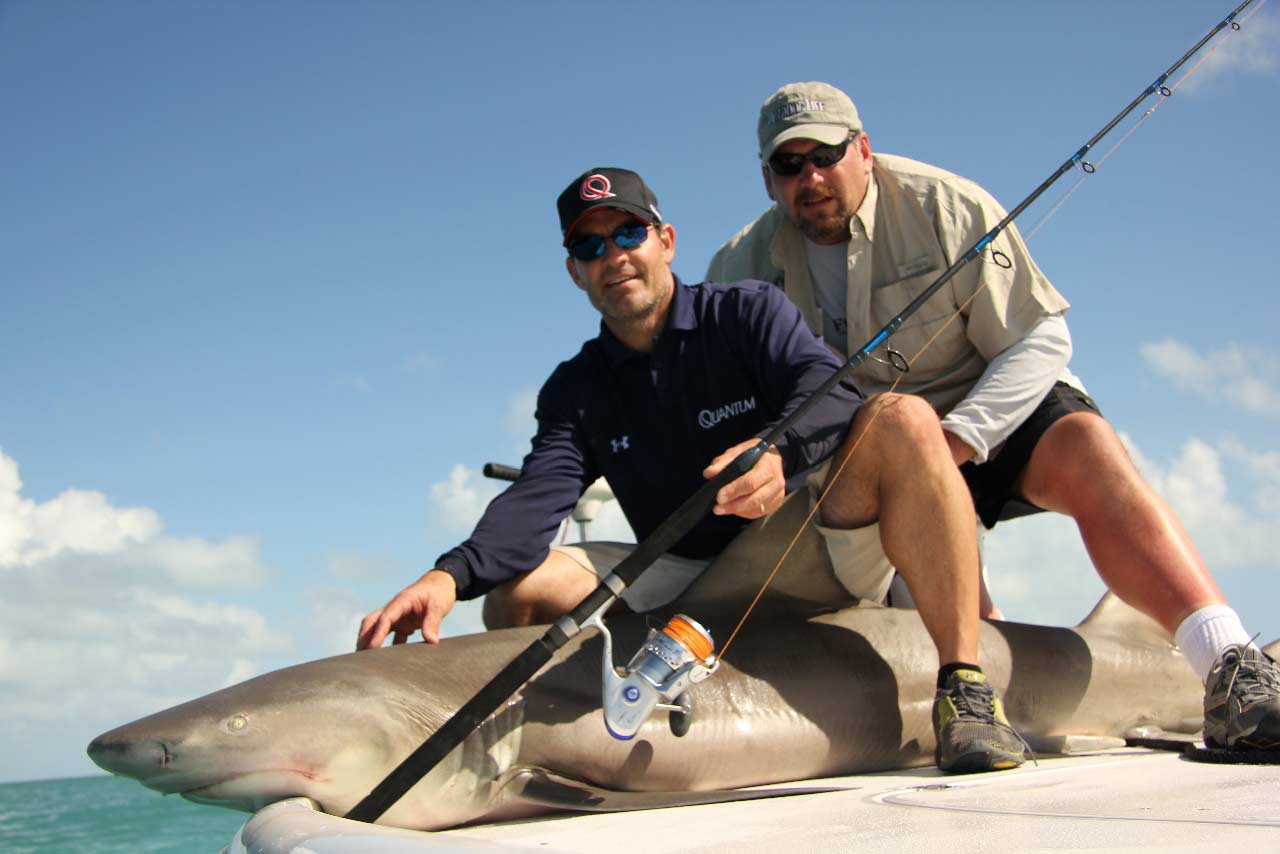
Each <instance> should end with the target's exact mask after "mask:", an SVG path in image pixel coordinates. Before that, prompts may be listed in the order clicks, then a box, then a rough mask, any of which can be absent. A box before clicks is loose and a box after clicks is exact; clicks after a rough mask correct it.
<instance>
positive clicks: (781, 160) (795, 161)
mask: <svg viewBox="0 0 1280 854" xmlns="http://www.w3.org/2000/svg"><path fill="white" fill-rule="evenodd" d="M857 138H858V135H857V134H854V135H853V136H851V137H849V138H848V139H846V140H845V141H844V142H842V143H840V144H839V145H819V146H818V147H817V148H815V149H813V150H812V151H810V152H808V153H806V154H797V153H795V152H794V151H775V152H774V153H773V154H772V155H771V156H770V157H769V170H770V171H771V172H773V174H775V175H781V176H782V177H784V178H790V177H791V176H793V175H799V174H800V172H801V170H803V169H804V162H805V161H806V160H808V161H809V162H810V163H812V164H813V165H814V166H815V167H816V168H818V169H826V168H828V167H830V166H835V165H836V164H837V163H839V162H840V161H841V160H843V159H844V153H845V151H846V150H847V149H848V148H849V143H851V142H853V141H854V140H855V139H857Z"/></svg>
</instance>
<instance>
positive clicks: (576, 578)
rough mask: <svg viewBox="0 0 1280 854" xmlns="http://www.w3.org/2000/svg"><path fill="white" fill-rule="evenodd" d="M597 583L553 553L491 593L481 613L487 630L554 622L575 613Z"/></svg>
mask: <svg viewBox="0 0 1280 854" xmlns="http://www.w3.org/2000/svg"><path fill="white" fill-rule="evenodd" d="M598 583H599V579H598V578H597V577H596V575H595V573H593V572H592V571H591V570H589V569H587V568H586V567H583V566H582V565H580V564H579V563H577V562H576V561H574V560H573V559H572V558H570V557H568V556H566V555H564V554H562V553H561V552H557V551H555V550H552V551H551V553H550V554H548V556H547V559H546V560H545V561H544V562H543V563H542V565H540V566H539V567H537V568H536V569H534V570H532V571H530V572H526V573H525V574H524V575H520V576H517V577H516V578H514V579H512V580H511V581H508V582H507V583H506V584H503V585H502V586H500V587H495V588H494V589H493V590H491V591H489V593H488V595H486V596H485V597H484V607H483V609H482V611H481V614H482V616H483V619H484V625H485V628H487V629H507V628H513V627H516V626H539V625H543V624H546V623H553V622H555V621H556V620H557V619H559V618H560V617H562V616H564V615H565V614H567V613H569V611H571V610H573V608H574V607H575V606H576V605H577V604H578V603H579V602H580V601H582V599H583V597H584V596H586V595H587V594H588V593H590V592H591V591H592V590H594V589H595V587H596V585H597V584H598Z"/></svg>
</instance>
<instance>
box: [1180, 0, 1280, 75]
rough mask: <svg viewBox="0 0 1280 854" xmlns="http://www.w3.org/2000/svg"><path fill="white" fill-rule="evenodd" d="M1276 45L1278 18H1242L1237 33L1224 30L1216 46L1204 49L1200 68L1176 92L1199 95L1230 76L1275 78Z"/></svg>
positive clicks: (1279, 56)
mask: <svg viewBox="0 0 1280 854" xmlns="http://www.w3.org/2000/svg"><path fill="white" fill-rule="evenodd" d="M1255 8H1258V7H1255ZM1228 36H1229V37H1228ZM1215 44H1216V45H1217V47H1216V49H1214V45H1215ZM1278 45H1280V16H1277V15H1275V14H1270V13H1267V12H1258V13H1257V14H1253V15H1248V16H1246V17H1244V19H1243V22H1242V23H1241V25H1240V30H1239V31H1236V32H1232V31H1230V30H1223V31H1222V33H1220V34H1219V35H1218V36H1217V39H1216V41H1215V42H1212V43H1210V45H1208V46H1206V48H1205V50H1207V51H1211V52H1209V53H1206V54H1205V55H1204V56H1205V59H1204V62H1203V64H1202V65H1200V67H1199V68H1197V69H1195V71H1194V73H1192V74H1190V76H1188V77H1187V79H1186V82H1185V83H1183V84H1182V85H1181V86H1180V87H1179V91H1185V92H1198V91H1200V90H1201V89H1204V88H1205V87H1206V86H1208V85H1209V84H1210V83H1211V82H1213V81H1216V80H1217V79H1219V78H1221V77H1225V76H1227V75H1229V74H1232V73H1239V74H1258V75H1268V74H1274V73H1275V72H1276V70H1277V69H1280V47H1277V46H1278ZM1188 70H1190V69H1188Z"/></svg>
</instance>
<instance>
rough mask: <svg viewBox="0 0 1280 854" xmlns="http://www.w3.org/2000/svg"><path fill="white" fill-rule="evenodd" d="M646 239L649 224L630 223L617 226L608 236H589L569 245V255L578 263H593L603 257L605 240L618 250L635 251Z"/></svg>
mask: <svg viewBox="0 0 1280 854" xmlns="http://www.w3.org/2000/svg"><path fill="white" fill-rule="evenodd" d="M648 239H649V224H648V223H644V222H631V223H627V224H626V225H620V226H618V227H617V228H615V229H614V230H613V234H610V235H603V234H591V235H588V236H587V237H584V238H582V239H581V240H575V241H573V242H572V243H570V244H569V254H570V255H572V256H573V257H574V258H577V259H578V260H579V261H594V260H595V259H597V258H599V257H600V256H601V255H604V244H605V241H606V240H611V241H613V245H614V246H616V247H618V248H619V249H635V248H636V247H637V246H639V245H640V244H641V243H644V242H645V241H646V240H648Z"/></svg>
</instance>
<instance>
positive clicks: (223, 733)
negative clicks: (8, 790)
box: [88, 594, 1203, 830]
mask: <svg viewBox="0 0 1280 854" xmlns="http://www.w3.org/2000/svg"><path fill="white" fill-rule="evenodd" d="M688 601H689V602H690V603H692V604H694V605H697V604H699V603H700V602H701V604H703V605H705V604H706V602H707V601H709V600H708V599H707V598H705V597H704V598H702V599H699V597H698V596H696V595H695V596H693V597H691V598H690V599H689V600H688ZM734 616H735V615H731V614H729V613H728V612H727V611H726V612H723V613H718V614H710V615H704V614H699V615H698V619H699V620H700V621H701V622H702V623H703V625H705V626H707V627H708V628H709V629H710V630H711V631H712V633H713V635H715V636H717V637H723V636H726V635H727V630H728V629H729V628H731V627H732V622H731V620H732V619H733V618H734ZM607 622H608V625H609V627H610V629H611V632H612V634H613V639H614V644H615V645H616V646H617V647H619V648H621V649H625V650H634V649H637V648H638V647H639V645H640V644H641V643H642V642H643V640H644V637H645V634H646V632H647V631H648V629H649V628H650V627H651V626H652V625H654V620H653V618H652V617H651V616H648V615H643V614H627V615H621V616H618V617H615V618H610V619H609V620H608V621H607ZM748 627H749V629H750V630H749V631H744V632H742V633H741V634H740V635H739V636H738V637H737V638H736V639H735V641H734V643H733V645H732V647H731V648H730V649H729V650H728V651H727V652H726V654H725V656H724V657H723V659H722V660H721V663H720V666H719V668H718V670H717V671H716V673H715V674H714V675H713V676H712V677H711V678H709V679H707V680H705V681H703V682H700V683H698V684H696V685H693V686H692V687H690V688H689V690H688V697H689V699H690V701H691V712H690V716H689V717H688V719H687V720H686V721H685V722H684V723H685V724H687V726H682V727H676V726H672V725H671V724H670V721H669V720H668V719H667V715H666V713H658V714H655V715H654V716H653V717H651V718H650V719H649V720H648V721H647V722H645V723H644V724H643V725H642V727H641V728H640V730H639V732H638V733H637V735H636V736H635V737H634V738H632V739H630V740H628V741H621V740H618V739H615V738H613V737H612V736H611V735H610V734H609V733H608V732H607V730H606V728H605V726H604V722H603V717H602V712H601V663H602V648H603V644H602V638H601V636H600V634H599V633H597V632H596V631H593V630H587V631H583V632H582V633H580V634H579V635H577V636H576V637H574V638H573V639H572V640H570V641H569V643H567V644H566V645H565V646H564V647H563V648H562V649H560V650H559V651H558V652H557V653H556V655H555V656H554V657H553V658H552V660H551V661H550V662H549V663H548V664H547V665H546V666H545V667H543V668H542V669H541V670H540V671H539V672H538V673H537V674H536V675H535V676H534V677H533V678H532V679H530V680H529V681H528V682H527V683H526V684H525V685H524V687H523V688H522V689H521V690H520V691H518V692H517V693H516V694H515V695H514V696H513V697H512V698H511V699H510V700H509V701H508V702H507V703H506V705H504V706H503V707H502V708H500V709H499V710H497V711H496V712H495V713H494V714H493V715H491V716H490V717H489V718H488V719H487V720H486V721H485V722H484V723H483V724H482V725H481V726H480V727H479V728H478V729H477V730H476V731H475V732H473V733H472V734H471V735H470V736H469V737H468V738H467V739H466V740H465V741H464V742H463V743H462V744H460V745H459V746H458V747H457V748H455V749H454V750H453V751H452V752H451V753H450V754H449V755H448V756H447V757H445V759H444V760H443V761H442V762H441V763H440V764H438V765H437V766H436V767H435V768H434V769H432V770H431V771H430V772H429V773H428V774H427V775H426V776H425V777H424V778H422V779H421V780H419V781H418V782H417V784H416V785H414V786H413V788H412V789H411V790H410V791H409V792H408V793H407V794H406V795H405V796H404V797H402V798H401V799H400V800H399V801H398V802H397V803H396V804H395V805H394V806H393V807H391V808H390V809H389V810H388V811H387V812H386V813H385V814H384V815H383V816H382V817H381V818H380V819H379V823H381V824H388V825H393V826H398V827H404V828H410V829H416V830H440V829H445V828H450V827H455V826H458V825H464V824H468V823H475V822H489V821H499V820H506V819H514V818H521V817H526V816H531V815H536V814H538V813H543V812H547V811H552V810H581V809H588V810H591V809H594V810H610V809H640V808H646V807H653V806H670V805H677V804H681V803H703V802H709V801H715V800H727V799H733V798H736V797H745V796H752V795H749V794H742V793H741V790H743V789H744V788H746V787H758V786H764V785H769V784H781V783H790V782H794V781H806V780H821V779H823V778H831V777H838V776H845V775H850V774H857V773H863V772H875V771H884V770H891V769H900V768H908V767H913V766H920V765H928V764H931V763H932V761H933V749H934V736H933V729H932V723H931V708H932V703H933V697H934V690H935V678H936V671H937V667H938V661H937V656H936V653H935V651H934V647H933V644H932V643H931V641H930V639H929V636H928V634H927V632H926V631H925V628H924V626H923V624H922V623H921V622H920V619H919V617H918V616H917V615H916V613H915V612H914V611H911V610H905V609H899V608H883V607H869V606H866V605H856V606H851V607H842V608H839V609H836V610H827V611H825V612H819V613H807V614H797V612H796V610H795V609H794V608H773V609H769V608H765V609H763V610H762V612H761V613H760V614H758V615H753V616H752V618H751V622H750V623H748ZM544 631H545V629H544V628H543V627H532V628H520V629H506V630H498V631H489V632H482V633H478V634H471V635H464V636H460V637H452V638H446V639H444V640H442V641H441V642H440V643H439V644H426V643H411V644H402V645H398V646H390V647H384V648H381V649H376V650H364V651H360V652H355V653H350V654H346V655H339V656H335V657H331V658H325V659H321V660H318V661H312V662H307V663H303V664H298V665H295V666H292V667H286V668H283V669H281V670H277V671H274V672H271V673H267V674H264V675H262V676H258V677H256V678H253V679H249V680H247V681H245V682H242V683H240V684H237V685H233V686H231V687H228V688H224V689H222V690H219V691H215V692H213V693H211V694H208V695H206V696H203V697H200V698H198V699H195V700H191V701H189V702H186V703H183V704H181V705H178V706H174V707H172V708H169V709H166V710H164V711H160V712H157V713H155V714H152V715H150V716H147V717H144V718H142V719H140V720H137V721H134V722H132V723H129V724H126V725H124V726H121V727H119V728H116V729H113V730H111V731H109V732H106V733H103V734H102V735H100V736H98V737H97V738H95V739H94V740H93V741H92V743H91V744H90V745H89V747H88V754H89V756H90V758H91V759H92V760H93V761H94V762H95V763H97V764H98V765H99V766H101V767H102V768H104V769H105V770H107V771H110V772H111V773H113V774H117V775H121V776H124V777H129V778H132V779H135V780H137V781H139V782H140V783H142V784H143V785H144V786H147V787H148V788H151V789H154V790H157V791H159V792H163V793H177V794H180V795H181V796H182V797H184V798H186V799H188V800H191V801H194V802H197V803H203V804H213V805H218V806H222V807H229V808H233V809H239V810H245V811H257V810H259V809H261V808H263V807H265V806H266V805H268V804H271V803H273V802H276V801H280V800H284V799H286V798H291V797H306V798H310V799H311V800H312V801H314V802H315V804H317V805H318V807H319V809H321V810H323V811H325V812H327V813H330V814H333V815H343V814H345V813H346V812H347V811H349V810H350V809H351V807H353V806H354V805H355V804H356V803H357V802H358V801H359V800H360V799H361V798H362V797H363V796H364V795H366V794H368V793H369V791H370V790H371V789H372V788H373V787H374V786H375V785H376V784H377V783H378V782H379V781H380V780H382V779H383V777H384V776H385V775H386V774H387V773H388V772H389V771H391V770H392V769H393V768H395V767H396V766H397V765H398V764H399V763H400V761H401V760H403V759H404V757H405V756H407V755H408V754H409V753H411V752H412V751H413V749H414V748H416V747H417V746H418V745H419V744H421V743H422V741H424V740H425V739H426V738H427V737H428V736H430V735H431V733H433V732H434V731H435V730H436V729H437V728H438V727H440V726H441V725H442V724H443V723H444V722H445V721H446V720H447V719H448V718H449V717H450V715H452V714H453V712H454V711H455V710H456V709H457V708H459V707H460V706H461V705H462V704H463V703H464V702H465V701H466V700H468V699H469V698H470V697H472V696H473V695H474V694H475V693H476V692H477V691H478V690H479V689H480V688H481V687H482V686H483V685H484V684H485V683H486V682H487V681H488V680H489V679H490V678H491V677H492V676H493V675H494V674H495V673H496V672H497V671H498V670H499V669H500V668H501V667H502V666H503V665H505V664H506V663H507V662H509V661H510V660H511V659H513V658H515V657H516V656H517V655H518V654H519V653H520V652H521V651H522V650H523V649H524V648H526V647H527V646H528V645H529V644H530V643H532V642H533V641H534V640H536V639H537V638H538V637H540V636H541V635H542V634H543V633H544ZM981 655H982V663H983V666H984V670H985V671H986V673H987V674H988V678H989V679H990V680H991V681H992V683H993V684H994V685H995V687H996V688H997V689H998V690H999V691H1000V693H1001V694H1002V696H1003V697H1004V701H1005V707H1006V711H1007V714H1008V716H1009V718H1010V720H1011V721H1012V722H1013V724H1014V725H1015V726H1016V727H1017V728H1018V729H1019V731H1020V732H1021V733H1022V734H1023V735H1024V737H1025V738H1026V739H1027V740H1028V742H1029V743H1031V744H1032V745H1034V746H1035V747H1036V748H1037V750H1040V751H1057V752H1069V750H1070V749H1071V745H1073V744H1075V745H1086V746H1088V745H1100V744H1104V745H1115V744H1118V743H1119V742H1118V741H1117V739H1122V738H1124V737H1126V736H1131V735H1134V734H1152V733H1172V734H1186V735H1189V734H1193V733H1195V732H1196V731H1197V730H1199V729H1200V726H1201V723H1202V694H1203V688H1202V686H1201V684H1200V681H1199V679H1198V678H1197V677H1196V675H1195V674H1194V672H1193V671H1192V668H1191V667H1190V665H1189V664H1188V663H1187V662H1186V660H1185V659H1184V658H1183V656H1182V655H1181V654H1180V653H1179V652H1178V650H1177V649H1176V647H1175V646H1174V645H1173V643H1172V641H1171V639H1170V638H1169V637H1168V636H1167V634H1165V633H1164V632H1163V630H1161V629H1160V628H1159V627H1158V626H1157V625H1156V624H1155V623H1154V622H1152V621H1150V620H1149V619H1148V618H1146V617H1144V616H1142V615H1141V614H1139V613H1138V612H1136V611H1134V610H1132V609H1130V608H1129V607H1128V606H1126V605H1124V604H1123V603H1121V602H1120V601H1119V600H1118V599H1116V598H1115V597H1114V596H1112V595H1110V594H1108V595H1107V596H1106V597H1104V599H1103V600H1102V601H1101V602H1100V603H1099V605H1098V606H1097V607H1096V608H1095V609H1094V610H1093V612H1092V613H1091V614H1090V615H1089V616H1088V617H1087V618H1086V619H1085V620H1084V621H1083V622H1081V623H1080V624H1079V625H1078V626H1075V627H1073V628H1067V627H1050V626H1037V625H1030V624H1024V623H1017V622H1006V621H987V622H984V623H983V625H982V628H981ZM677 731H683V734H682V735H677ZM1003 773H1011V774H1016V773H1018V772H1017V771H1009V772H1003ZM752 791H756V792H759V791H763V792H765V793H768V792H770V790H768V789H765V790H752ZM787 791H788V790H783V791H782V792H781V793H783V794H785V793H787Z"/></svg>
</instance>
